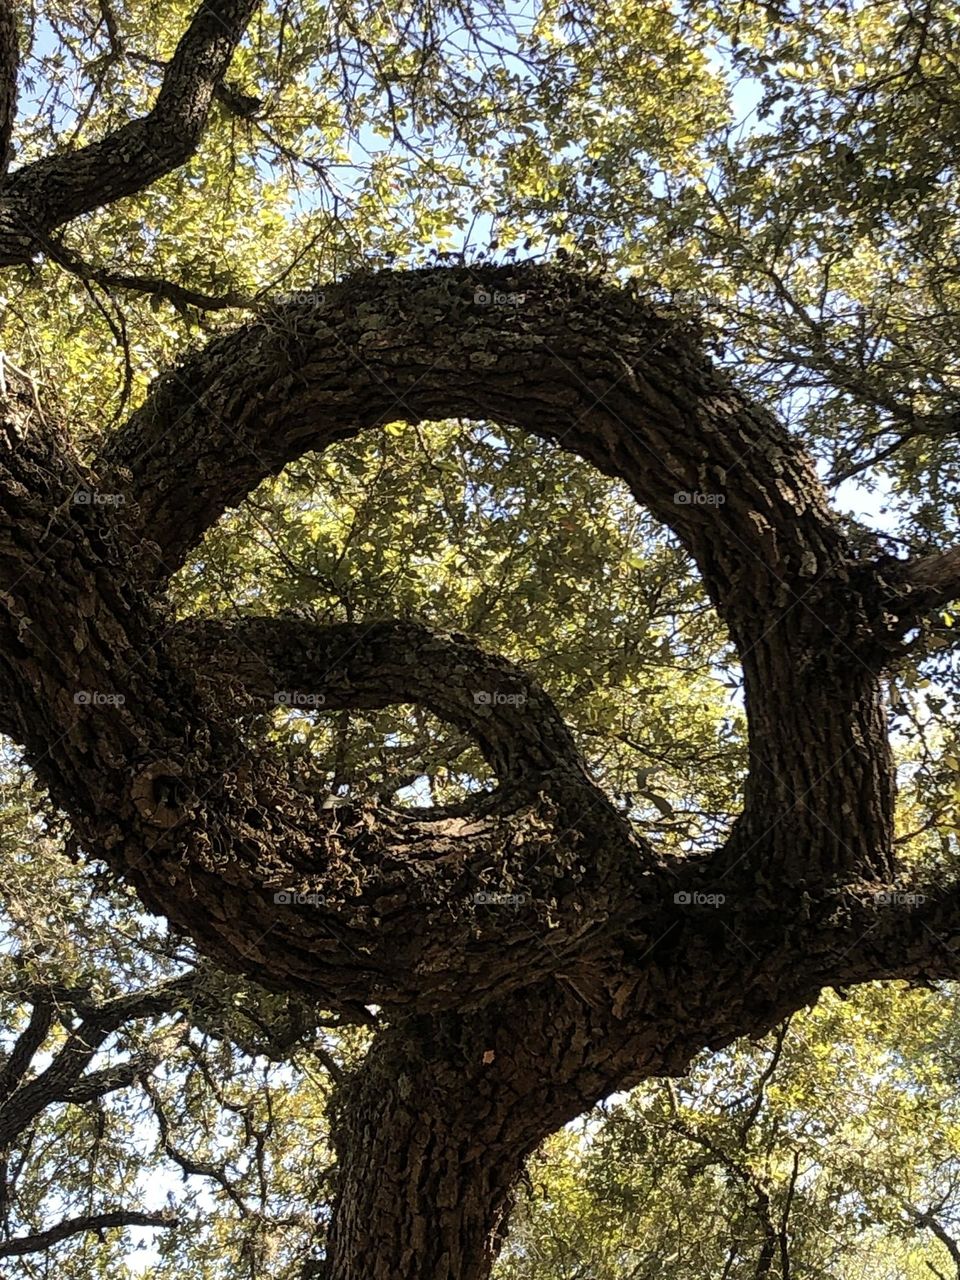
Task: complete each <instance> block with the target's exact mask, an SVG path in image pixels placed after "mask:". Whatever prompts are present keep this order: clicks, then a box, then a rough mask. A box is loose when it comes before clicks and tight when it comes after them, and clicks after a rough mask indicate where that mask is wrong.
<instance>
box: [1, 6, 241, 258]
mask: <svg viewBox="0 0 960 1280" xmlns="http://www.w3.org/2000/svg"><path fill="white" fill-rule="evenodd" d="M256 8H257V0H204V3H202V4H201V5H200V6H199V7H198V9H197V11H196V13H195V15H194V17H193V21H192V22H191V23H190V26H189V27H188V28H187V30H186V32H185V33H184V35H183V38H182V39H181V41H180V43H179V44H178V46H177V50H176V52H175V54H174V56H173V58H172V59H171V61H170V63H169V64H168V66H167V68H166V71H165V73H164V76H163V82H162V84H161V86H160V91H159V93H158V94H157V99H156V102H155V103H154V105H153V107H152V109H151V110H150V111H149V112H148V113H147V114H146V115H145V116H143V117H142V118H141V119H139V120H131V121H130V123H129V124H125V125H123V126H122V127H121V128H120V129H117V130H116V131H115V132H113V133H111V134H108V135H107V137H105V138H102V139H100V140H99V141H97V142H93V143H91V144H90V145H89V146H86V147H80V148H79V149H78V150H76V151H66V152H63V153H62V154H59V155H52V156H46V157H44V158H43V159H42V160H36V161H34V162H33V163H32V164H27V165H24V166H23V167H22V168H19V169H15V170H14V171H13V172H12V173H7V174H6V175H5V176H4V177H3V178H2V179H0V266H13V265H16V264H17V263H22V262H29V261H30V259H31V258H32V257H33V256H34V255H35V254H37V253H38V252H40V251H41V250H42V249H44V248H45V247H46V245H47V243H48V237H49V233H50V232H51V231H52V230H53V229H54V228H55V227H59V226H62V225H63V223H65V222H69V221H71V219H73V218H76V217H78V216H79V215H80V214H82V213H87V212H89V211H90V210H91V209H98V208H100V207H102V206H103V205H106V204H110V203H112V202H113V201H114V200H118V199H120V198H122V197H123V196H128V195H132V194H133V193H134V192H135V191H140V190H142V189H143V188H144V187H146V186H148V185H149V184H150V183H151V182H153V181H155V179H157V178H159V177H162V176H163V174H165V173H170V172H171V171H172V170H173V169H177V168H179V167H180V165H182V164H183V163H184V162H185V161H186V160H188V159H189V158H190V156H191V155H192V154H193V152H194V151H195V150H196V148H197V145H198V144H199V142H200V139H201V137H202V135H203V130H204V128H205V127H206V123H207V116H208V114H209V111H210V104H211V103H212V101H213V98H214V96H215V94H216V90H217V86H218V85H219V84H220V82H221V81H222V79H223V76H224V74H225V72H226V70H227V67H228V66H229V65H230V59H231V58H232V57H233V52H234V49H235V48H236V47H237V44H238V43H239V41H240V39H241V37H242V36H243V33H244V31H245V30H246V27H247V23H248V22H249V21H250V19H251V17H252V16H253V14H254V12H255V11H256ZM5 10H6V4H4V5H3V6H2V7H0V143H2V141H3V131H4V127H5V119H6V120H10V121H12V114H11V113H12V111H13V110H14V109H15V102H14V101H11V99H12V98H13V95H14V94H15V84H16V80H15V77H16V43H15V37H16V29H15V26H14V25H13V18H12V15H10V14H7V16H4V14H5ZM11 86H12V87H11ZM9 127H10V126H9V125H7V128H8V130H9ZM7 141H8V142H9V131H8V136H7ZM4 153H5V149H4Z"/></svg>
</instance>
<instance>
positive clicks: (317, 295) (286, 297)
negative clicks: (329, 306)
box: [277, 289, 327, 307]
mask: <svg viewBox="0 0 960 1280" xmlns="http://www.w3.org/2000/svg"><path fill="white" fill-rule="evenodd" d="M326 300H327V294H326V290H324V289H292V290H291V291H290V292H289V293H281V294H280V297H279V298H278V299H277V301H278V302H283V303H291V302H292V303H300V304H301V305H303V304H306V305H308V306H317V307H318V306H321V305H322V304H323V303H324V302H326Z"/></svg>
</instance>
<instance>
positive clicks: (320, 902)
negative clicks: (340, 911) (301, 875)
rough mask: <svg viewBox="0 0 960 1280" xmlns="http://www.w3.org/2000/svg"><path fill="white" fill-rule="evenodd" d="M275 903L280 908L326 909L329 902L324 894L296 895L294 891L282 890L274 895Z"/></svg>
mask: <svg viewBox="0 0 960 1280" xmlns="http://www.w3.org/2000/svg"><path fill="white" fill-rule="evenodd" d="M273 900H274V902H276V903H278V904H279V905H280V906H296V907H302V906H311V907H325V906H326V905H327V900H326V898H325V897H324V896H323V894H322V893H294V891H293V890H292V889H280V890H278V891H277V892H276V893H275V894H274V895H273Z"/></svg>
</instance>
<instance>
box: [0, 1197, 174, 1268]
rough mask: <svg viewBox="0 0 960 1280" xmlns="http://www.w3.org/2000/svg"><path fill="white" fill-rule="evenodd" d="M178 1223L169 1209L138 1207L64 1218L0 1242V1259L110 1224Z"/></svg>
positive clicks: (154, 1224) (41, 1247)
mask: <svg viewBox="0 0 960 1280" xmlns="http://www.w3.org/2000/svg"><path fill="white" fill-rule="evenodd" d="M178 1223H179V1218H178V1217H177V1215H176V1214H175V1213H171V1212H170V1211H169V1210H161V1211H159V1212H157V1213H149V1212H144V1211H142V1210H139V1209H114V1210H113V1211H111V1212H109V1213H86V1214H83V1215H82V1216H81V1217H78V1218H64V1220H63V1221H62V1222H58V1223H57V1225H56V1226H55V1227H48V1228H47V1230H46V1231H38V1232H36V1233H35V1234H33V1235H29V1236H15V1237H14V1238H13V1239H12V1240H4V1241H0V1258H19V1257H22V1256H23V1255H24V1254H26V1253H39V1252H41V1251H42V1250H44V1249H50V1248H52V1247H53V1246H54V1245H55V1244H59V1243H60V1241H61V1240H66V1239H67V1238H68V1237H70V1236H76V1235H80V1234H81V1233H82V1232H84V1231H107V1230H109V1229H110V1228H111V1227H175V1226H177V1225H178Z"/></svg>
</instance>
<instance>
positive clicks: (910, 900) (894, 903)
mask: <svg viewBox="0 0 960 1280" xmlns="http://www.w3.org/2000/svg"><path fill="white" fill-rule="evenodd" d="M873 900H874V902H875V903H876V904H877V905H878V906H880V907H919V906H920V904H921V903H922V902H926V900H927V895H926V894H925V893H886V892H881V893H875V894H874V895H873Z"/></svg>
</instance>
